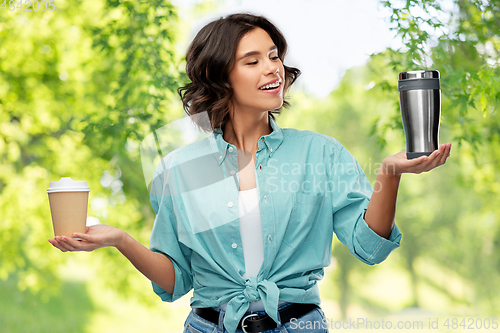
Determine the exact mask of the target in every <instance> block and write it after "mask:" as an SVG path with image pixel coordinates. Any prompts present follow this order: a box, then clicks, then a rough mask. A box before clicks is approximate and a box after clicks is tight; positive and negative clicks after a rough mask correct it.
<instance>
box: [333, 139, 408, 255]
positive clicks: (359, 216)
mask: <svg viewBox="0 0 500 333" xmlns="http://www.w3.org/2000/svg"><path fill="white" fill-rule="evenodd" d="M330 182H331V183H332V186H333V187H334V188H333V191H332V205H333V231H334V232H335V234H336V235H337V238H338V239H339V240H340V242H342V243H343V244H344V245H346V246H347V247H348V248H349V251H350V252H351V253H352V254H353V255H354V256H356V258H358V259H359V260H361V261H362V262H364V263H366V264H368V265H374V264H378V263H380V262H382V261H384V260H385V259H386V258H387V256H388V255H389V254H390V253H391V252H392V251H393V250H394V249H396V248H398V247H399V245H400V240H401V237H402V235H401V233H400V232H399V229H398V227H397V226H396V224H394V226H393V228H392V231H391V234H390V236H389V238H388V239H386V238H384V237H381V236H379V235H378V234H377V233H375V232H374V231H373V230H372V229H371V228H370V227H369V226H368V224H367V223H366V221H365V220H364V215H365V212H366V209H367V208H368V204H369V202H370V198H371V195H372V193H373V188H372V186H371V184H370V183H369V181H368V179H367V178H366V175H365V174H364V172H363V170H362V169H361V167H360V165H359V163H358V162H357V161H356V159H355V158H354V157H353V156H352V155H351V154H350V153H349V152H348V151H347V149H345V148H343V147H342V148H341V149H340V151H338V153H337V157H336V158H335V162H334V164H333V166H332V173H331V174H330Z"/></svg>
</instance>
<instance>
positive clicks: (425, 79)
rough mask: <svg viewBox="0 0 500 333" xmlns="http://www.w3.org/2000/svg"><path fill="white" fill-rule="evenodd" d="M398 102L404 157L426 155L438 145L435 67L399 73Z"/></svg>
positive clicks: (439, 103) (437, 74) (439, 91)
mask: <svg viewBox="0 0 500 333" xmlns="http://www.w3.org/2000/svg"><path fill="white" fill-rule="evenodd" d="M398 90H399V106H400V108H401V118H402V120H403V127H404V131H405V137H406V157H407V158H408V159H413V158H417V157H420V156H422V155H427V156H429V155H430V154H431V153H432V152H433V151H434V150H436V149H438V145H439V143H438V137H439V119H440V116H441V90H440V87H439V72H438V71H435V70H422V71H410V72H401V73H399V81H398Z"/></svg>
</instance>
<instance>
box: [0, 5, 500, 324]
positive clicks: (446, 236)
mask: <svg viewBox="0 0 500 333" xmlns="http://www.w3.org/2000/svg"><path fill="white" fill-rule="evenodd" d="M454 3H455V8H457V11H456V12H453V13H452V14H451V15H449V16H446V15H444V14H447V13H444V12H443V10H442V9H441V7H440V2H438V1H433V0H421V1H416V0H407V1H381V6H384V7H385V8H387V9H389V10H390V12H391V13H392V16H390V17H388V21H390V22H392V24H393V28H394V29H395V31H396V32H397V33H398V35H397V36H398V37H397V38H401V40H402V42H403V47H402V48H401V49H399V50H390V49H388V50H386V51H384V52H382V53H380V54H374V55H372V56H371V58H370V60H369V61H368V62H367V64H366V65H365V66H362V67H359V68H353V69H351V70H349V71H347V73H346V75H345V77H344V78H343V80H342V82H341V83H340V84H339V86H338V87H337V88H336V89H335V91H333V92H332V93H331V94H330V96H328V97H326V98H325V99H322V100H318V99H315V98H313V97H311V96H306V95H304V94H303V93H301V92H300V91H297V90H293V91H291V92H290V96H291V103H292V105H293V107H292V108H291V109H289V110H286V111H284V112H283V115H282V116H280V117H279V118H278V123H279V125H280V126H282V127H295V128H299V129H309V130H314V131H317V132H320V133H324V134H327V135H330V136H333V137H335V138H337V139H338V140H339V141H340V142H341V143H342V144H343V145H344V146H345V147H346V148H347V149H348V150H349V151H350V152H351V153H353V155H354V156H355V157H356V158H357V159H358V161H359V162H360V164H361V166H362V167H363V168H364V170H365V173H366V174H367V176H368V178H369V179H370V180H371V181H374V180H375V175H376V168H377V166H379V165H380V164H378V163H380V162H381V161H382V159H383V158H384V157H385V156H388V155H392V154H394V153H397V152H399V151H401V150H403V149H404V145H405V141H404V133H403V132H402V125H401V118H400V115H399V105H398V96H397V79H396V78H397V73H398V72H401V71H405V70H412V69H423V68H433V69H438V70H439V71H440V72H441V75H442V79H441V87H442V117H441V134H440V140H441V142H442V143H444V142H452V143H453V147H452V155H451V157H450V158H449V159H448V162H447V164H446V165H445V166H443V167H440V168H438V169H436V170H434V171H432V172H430V173H428V174H421V175H404V176H403V179H402V183H401V187H400V193H399V197H398V211H397V219H396V223H397V224H398V226H399V228H400V229H401V231H402V233H403V239H402V243H401V244H402V245H401V248H399V249H398V250H396V251H395V252H394V253H393V254H391V256H390V257H389V258H388V259H387V260H386V262H384V264H382V265H378V266H376V267H371V266H366V265H364V264H362V263H360V262H358V261H356V259H355V258H354V257H352V255H350V254H349V252H348V251H347V250H346V249H345V248H344V247H343V246H341V245H340V243H338V242H337V241H335V247H334V252H333V255H334V259H335V260H334V263H333V264H332V270H331V271H330V272H329V273H328V274H327V276H326V278H325V281H324V283H323V284H322V285H321V288H322V295H323V297H324V299H325V309H326V310H325V312H327V314H329V316H330V317H335V318H339V319H340V318H347V317H353V316H358V315H360V314H368V315H370V316H385V315H388V314H391V313H397V312H398V311H402V310H403V309H408V308H420V309H430V310H432V311H436V313H438V312H439V313H440V314H453V315H474V316H481V317H486V316H488V315H494V314H495V310H496V309H498V308H499V307H500V304H499V302H500V301H499V300H498V298H497V297H496V294H495V293H494V290H495V288H496V286H498V285H500V278H499V276H500V274H499V271H500V255H499V252H498V245H499V244H500V228H499V221H498V216H500V209H499V207H498V204H497V202H498V195H499V192H500V181H499V179H500V174H499V172H498V170H499V156H500V140H499V133H500V122H499V120H500V119H499V115H498V112H497V106H498V101H499V97H500V79H499V78H498V71H499V63H498V59H499V57H498V56H499V49H500V40H499V37H498V36H499V35H500V34H499V32H500V31H499V29H500V24H499V23H498V22H500V20H499V19H500V2H499V1H478V0H456V1H455V2H454ZM198 8H199V10H202V11H204V10H205V11H206V10H210V9H211V6H210V4H207V3H204V4H201V5H200V6H199V7H198ZM189 24H190V22H189V20H187V19H186V20H181V19H180V18H179V15H178V12H177V9H176V8H175V7H173V6H172V5H170V4H169V3H168V2H166V1H148V2H126V1H104V0H89V1H85V2H77V1H64V2H56V11H54V12H50V11H46V12H38V13H34V12H33V13H29V14H26V13H21V12H19V11H8V10H7V11H4V10H0V217H1V221H0V294H1V295H2V297H1V300H0V326H2V328H3V330H2V331H6V332H19V331H30V332H37V331H40V332H46V331H48V330H49V327H50V329H51V330H53V331H68V330H69V331H77V332H80V331H81V332H86V331H92V332H98V331H109V327H117V325H118V324H117V322H113V320H114V319H118V318H120V315H118V314H115V313H114V312H113V313H111V312H109V313H108V312H106V311H111V310H109V308H117V309H119V308H120V307H119V305H118V304H121V303H123V304H125V303H127V302H130V304H136V307H134V305H130V306H129V308H127V309H128V310H123V311H122V313H134V312H135V313H136V314H139V313H141V314H142V313H147V315H148V316H149V318H151V321H153V322H154V321H155V320H156V321H157V322H158V323H159V324H158V325H157V326H155V325H154V324H146V321H144V320H143V321H142V322H140V323H134V324H131V323H129V322H127V323H128V324H127V325H129V328H130V331H131V332H137V331H140V330H139V329H137V327H141V328H142V329H146V328H147V330H148V331H149V332H151V331H154V330H155V329H158V331H160V330H162V331H171V332H174V331H179V330H180V328H181V326H179V325H182V322H183V320H184V317H183V316H182V315H181V316H180V317H179V316H177V315H176V313H177V312H176V311H177V310H176V309H175V308H173V307H167V308H164V307H162V306H163V305H162V304H160V305H159V303H161V302H160V300H159V298H158V297H157V296H156V295H154V294H153V292H152V290H151V288H150V283H149V281H147V280H146V279H145V278H144V277H143V276H142V275H141V274H140V273H139V272H137V271H136V270H135V268H133V266H132V265H130V264H129V263H128V262H127V260H126V259H124V258H123V257H121V255H120V254H119V252H118V251H116V250H114V249H109V248H106V249H100V250H98V251H95V252H94V253H92V254H86V253H79V254H68V253H60V252H59V251H57V250H55V249H54V248H53V247H52V246H51V245H50V244H49V243H48V242H47V240H48V239H49V238H51V237H53V231H52V227H51V222H50V211H49V205H48V200H47V195H46V189H47V187H48V184H49V182H51V181H57V180H59V178H60V177H63V176H71V177H73V179H84V180H86V181H87V183H88V184H89V186H90V188H91V192H90V198H91V201H90V206H89V216H93V217H96V218H98V219H99V221H100V222H101V223H105V224H110V225H113V226H115V227H117V228H121V229H123V230H125V231H127V232H128V233H129V234H131V235H132V236H133V237H134V238H136V239H138V240H139V241H140V242H141V243H143V244H144V245H146V246H147V245H148V243H149V236H150V233H151V229H152V224H153V220H154V213H153V211H152V209H151V206H150V204H149V196H148V192H147V188H146V184H145V182H144V177H143V173H142V166H141V160H140V151H139V145H140V142H141V140H142V139H143V138H144V137H145V136H147V135H148V134H149V133H152V132H154V130H155V129H157V128H160V127H161V126H163V125H164V124H167V123H169V122H171V121H173V120H175V119H179V118H180V117H182V116H183V111H182V108H181V106H180V103H179V100H178V98H177V97H176V92H175V91H176V89H177V88H178V87H179V86H180V85H181V84H183V83H184V82H186V77H185V73H184V68H183V66H184V62H183V56H184V54H182V51H180V50H179V47H178V45H179V43H180V42H182V38H183V37H184V36H183V35H182V31H183V30H185V28H186V27H187V26H188V25H189ZM395 285H396V286H397V288H396V287H395ZM108 292H113V294H108ZM104 295H107V296H105V297H104ZM103 299H104V301H103ZM71 300H72V301H71ZM125 300H126V301H125ZM76 304H79V306H80V309H81V310H80V312H79V311H78V310H76ZM127 304H129V303H127ZM73 306H74V307H75V308H73ZM41 309H44V311H41ZM139 309H147V310H144V311H145V312H141V310H139ZM127 311H128V312H127ZM61 313H64V317H65V318H67V320H65V321H60V314H61ZM182 313H183V314H184V312H182ZM96 314H97V317H96ZM92 316H93V317H92ZM131 316H132V315H131ZM154 316H156V317H154ZM89 317H92V318H94V320H93V321H92V326H89V322H88V320H84V319H85V318H89ZM95 318H98V319H95ZM152 318H155V319H152ZM118 320H120V319H118ZM121 320H123V319H121ZM125 322H126V321H125ZM165 323H167V324H165ZM135 324H137V325H140V326H133V325H135ZM148 325H150V326H148ZM123 326H125V325H123ZM159 326H161V329H160V328H159ZM142 329H141V330H142Z"/></svg>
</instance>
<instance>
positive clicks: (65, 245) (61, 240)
mask: <svg viewBox="0 0 500 333" xmlns="http://www.w3.org/2000/svg"><path fill="white" fill-rule="evenodd" d="M56 240H57V241H58V242H59V245H60V246H62V247H63V248H65V249H66V250H67V251H74V250H75V248H74V247H73V246H71V245H70V244H68V242H67V241H66V240H65V239H64V237H56Z"/></svg>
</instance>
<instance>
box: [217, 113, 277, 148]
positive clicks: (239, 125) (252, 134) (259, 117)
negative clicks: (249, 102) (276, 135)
mask: <svg viewBox="0 0 500 333" xmlns="http://www.w3.org/2000/svg"><path fill="white" fill-rule="evenodd" d="M272 131H273V129H272V127H271V124H270V123H269V116H268V113H267V111H266V112H262V113H258V114H255V113H254V114H241V113H237V112H234V113H232V114H231V115H230V120H229V121H228V122H227V123H226V124H225V126H224V135H223V138H224V140H225V141H226V142H228V143H230V144H233V145H234V146H236V148H237V149H239V150H246V151H248V152H251V153H252V154H254V153H255V152H256V151H257V150H258V149H259V141H258V140H259V138H260V137H261V136H263V135H268V134H270V133H272Z"/></svg>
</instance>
